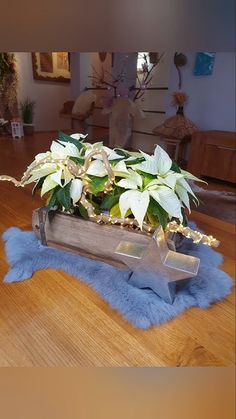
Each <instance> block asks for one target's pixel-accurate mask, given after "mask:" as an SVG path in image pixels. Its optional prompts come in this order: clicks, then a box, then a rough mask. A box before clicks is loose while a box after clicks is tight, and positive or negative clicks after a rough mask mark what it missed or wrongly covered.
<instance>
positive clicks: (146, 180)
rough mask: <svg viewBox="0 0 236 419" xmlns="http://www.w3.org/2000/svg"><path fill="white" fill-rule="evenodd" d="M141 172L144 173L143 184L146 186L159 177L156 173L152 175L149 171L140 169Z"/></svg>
mask: <svg viewBox="0 0 236 419" xmlns="http://www.w3.org/2000/svg"><path fill="white" fill-rule="evenodd" d="M140 174H141V175H142V178H143V186H144V188H145V187H146V186H147V185H148V184H149V183H150V182H151V181H152V180H153V179H156V178H157V177H156V176H154V175H151V174H149V173H144V172H141V171H140Z"/></svg>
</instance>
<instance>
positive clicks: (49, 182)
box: [41, 175, 57, 196]
mask: <svg viewBox="0 0 236 419" xmlns="http://www.w3.org/2000/svg"><path fill="white" fill-rule="evenodd" d="M56 186H57V183H56V182H55V181H54V180H53V179H52V178H51V175H50V176H47V177H46V179H45V180H44V182H43V185H42V189H41V196H43V195H45V193H47V192H49V191H51V190H52V189H54V188H55V187H56Z"/></svg>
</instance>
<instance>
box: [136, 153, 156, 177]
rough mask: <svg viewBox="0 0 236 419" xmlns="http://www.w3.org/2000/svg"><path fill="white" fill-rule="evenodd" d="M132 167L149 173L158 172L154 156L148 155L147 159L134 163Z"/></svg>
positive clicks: (154, 173)
mask: <svg viewBox="0 0 236 419" xmlns="http://www.w3.org/2000/svg"><path fill="white" fill-rule="evenodd" d="M133 167H134V168H135V169H138V170H141V171H142V172H145V173H149V174H151V175H156V174H157V173H158V170H157V169H158V168H157V162H156V159H155V157H154V156H149V158H148V160H145V161H144V162H142V163H138V164H135V165H134V166H133Z"/></svg>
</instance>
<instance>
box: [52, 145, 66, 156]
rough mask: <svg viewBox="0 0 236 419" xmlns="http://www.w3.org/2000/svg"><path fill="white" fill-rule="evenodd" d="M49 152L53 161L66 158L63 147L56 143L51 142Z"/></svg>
mask: <svg viewBox="0 0 236 419" xmlns="http://www.w3.org/2000/svg"><path fill="white" fill-rule="evenodd" d="M50 150H51V153H52V158H53V159H65V158H66V157H67V153H66V149H65V147H63V145H61V144H59V143H57V142H56V141H53V142H52V145H51V148H50Z"/></svg>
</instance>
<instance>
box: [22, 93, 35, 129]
mask: <svg viewBox="0 0 236 419" xmlns="http://www.w3.org/2000/svg"><path fill="white" fill-rule="evenodd" d="M20 110H21V115H22V120H23V127H24V134H25V135H32V134H33V133H34V124H33V120H34V111H35V102H34V101H32V100H30V99H29V98H28V97H27V98H26V99H25V100H24V101H23V102H21V104H20Z"/></svg>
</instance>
